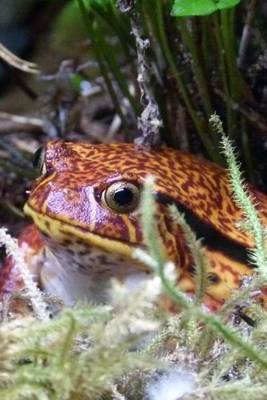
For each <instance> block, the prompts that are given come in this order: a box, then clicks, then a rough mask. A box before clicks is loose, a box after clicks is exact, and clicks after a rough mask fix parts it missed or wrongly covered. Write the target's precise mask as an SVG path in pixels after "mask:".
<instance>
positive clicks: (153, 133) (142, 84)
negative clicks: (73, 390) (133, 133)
mask: <svg viewBox="0 0 267 400" xmlns="http://www.w3.org/2000/svg"><path fill="white" fill-rule="evenodd" d="M134 5H135V1H133V0H118V6H119V8H120V10H121V12H122V13H126V12H127V13H129V17H130V20H131V27H132V34H133V36H134V38H135V43H136V52H137V70H138V77H137V82H138V85H139V89H140V93H141V104H142V105H143V106H144V109H143V112H142V114H141V116H140V117H139V118H138V130H139V132H140V136H139V137H138V138H137V139H136V140H135V143H136V144H138V145H141V146H147V147H156V146H159V145H160V128H161V126H162V120H161V117H160V112H159V107H158V104H157V101H156V99H155V96H154V94H153V91H152V90H151V84H150V75H151V67H150V65H149V61H148V57H147V54H146V52H147V49H148V48H149V46H150V42H149V39H147V38H146V39H144V38H143V37H142V33H143V30H142V25H141V23H140V21H139V15H138V12H137V11H136V9H134Z"/></svg>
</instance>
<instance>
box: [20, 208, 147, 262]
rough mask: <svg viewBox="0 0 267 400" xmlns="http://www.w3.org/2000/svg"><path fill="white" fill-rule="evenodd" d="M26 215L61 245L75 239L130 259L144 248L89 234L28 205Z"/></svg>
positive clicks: (25, 210)
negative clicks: (138, 249)
mask: <svg viewBox="0 0 267 400" xmlns="http://www.w3.org/2000/svg"><path fill="white" fill-rule="evenodd" d="M24 213H25V214H26V215H28V216H29V217H31V218H32V220H33V222H34V224H35V225H36V226H37V228H38V229H39V230H40V231H41V232H42V233H43V234H44V235H47V236H48V237H50V238H51V239H54V240H55V241H58V242H61V243H64V241H70V240H71V241H73V238H75V239H76V240H81V241H82V242H83V243H85V244H88V246H96V247H99V248H101V249H103V250H105V251H107V252H111V253H117V254H121V255H123V256H126V257H129V258H132V257H133V252H134V250H136V249H137V247H142V246H137V245H135V244H130V243H126V242H122V241H120V240H114V239H110V238H108V237H104V236H101V235H97V234H95V233H91V232H88V231H86V229H84V228H82V227H80V226H75V225H71V224H69V223H67V222H65V221H61V220H57V219H56V218H54V217H50V216H48V215H45V214H42V213H39V212H37V211H36V210H34V209H33V208H32V207H31V206H29V204H28V203H26V204H25V205H24Z"/></svg>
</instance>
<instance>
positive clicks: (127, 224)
mask: <svg viewBox="0 0 267 400" xmlns="http://www.w3.org/2000/svg"><path fill="white" fill-rule="evenodd" d="M38 157H39V165H40V173H41V176H40V177H39V178H38V179H37V181H36V183H35V185H34V187H33V189H32V191H31V193H30V195H29V198H28V201H27V203H26V205H25V207H24V211H25V214H26V215H27V216H29V217H30V218H31V219H32V220H33V223H34V224H33V225H30V226H29V227H28V228H26V230H25V231H24V233H23V234H22V235H21V237H20V245H21V246H24V247H25V246H26V248H27V251H26V255H25V257H26V259H27V264H28V265H29V268H30V270H31V271H33V273H34V274H35V277H36V279H37V281H38V283H39V285H40V287H41V288H42V289H43V290H45V291H47V292H49V293H52V294H54V295H56V296H57V297H59V298H60V299H61V300H62V301H63V303H65V304H67V305H72V304H74V303H75V302H76V301H77V300H79V299H88V300H90V301H93V302H97V303H99V302H100V303H107V302H108V301H109V296H110V284H111V279H112V278H117V279H119V280H121V281H123V282H125V283H126V285H128V287H129V290H131V288H133V287H135V286H136V285H138V284H139V283H140V282H142V281H143V280H144V279H146V278H147V276H149V274H150V272H151V271H149V269H148V268H147V267H146V266H144V265H142V264H141V263H139V262H137V261H134V259H133V258H132V254H133V251H134V250H135V249H136V248H138V247H142V248H145V243H144V239H143V235H142V228H141V225H140V207H139V205H140V198H141V192H142V186H143V183H144V180H145V178H146V176H147V175H148V174H150V175H151V174H152V175H154V176H155V178H156V180H155V193H154V194H155V199H156V204H157V215H156V220H157V224H158V230H159V233H160V236H161V239H162V241H163V243H164V245H165V247H166V252H167V255H168V258H169V259H170V260H172V261H173V262H174V263H175V265H176V266H177V270H178V276H179V278H178V282H177V284H179V285H180V286H181V287H182V288H183V289H184V290H185V291H186V292H187V293H190V294H191V295H193V293H194V286H195V285H194V277H193V275H194V270H193V268H192V258H191V255H190V252H189V250H188V248H187V244H186V243H185V240H184V237H183V234H182V232H181V230H180V228H179V226H178V225H177V224H175V223H174V222H173V220H172V219H171V217H170V214H169V205H170V204H174V205H176V206H177V208H178V209H179V210H181V211H183V212H184V213H185V216H186V219H187V221H188V223H189V224H190V225H191V227H192V229H193V230H194V231H195V232H196V234H197V236H198V237H199V238H203V242H202V243H203V246H204V251H205V253H206V255H207V257H208V260H209V271H208V277H209V284H208V287H207V291H206V296H205V298H204V303H206V304H207V306H208V307H209V308H210V309H211V310H216V309H218V307H220V305H221V304H223V302H224V301H225V300H226V299H227V298H228V297H229V295H230V294H231V291H232V290H233V289H235V288H238V287H239V285H240V282H241V279H242V278H243V277H244V276H246V275H251V274H252V273H253V272H254V271H255V269H254V267H253V266H252V265H250V264H249V263H248V261H247V257H246V249H247V248H253V246H254V242H253V239H252V237H250V235H249V234H248V233H246V232H243V231H241V230H239V229H238V227H237V222H239V221H240V220H241V219H242V212H241V210H240V209H239V208H238V207H237V205H236V204H235V203H234V201H233V200H232V196H231V188H230V184H229V180H228V176H227V172H226V171H225V169H223V168H222V167H220V166H218V165H215V164H213V163H211V162H208V161H204V160H202V159H199V158H197V157H196V156H193V155H190V154H187V153H185V152H181V151H178V150H174V149H170V148H162V149H159V150H147V149H145V148H141V147H135V145H133V144H121V143H116V144H97V145H93V144H77V143H71V142H63V141H59V140H56V141H50V142H48V143H47V145H46V146H45V148H44V149H43V150H42V151H41V152H40V151H39V152H38ZM249 190H250V192H251V194H252V195H253V197H254V198H255V200H256V203H257V207H258V209H259V213H260V216H261V219H262V222H263V223H264V224H266V223H267V196H265V195H264V194H262V193H260V192H258V191H256V190H254V189H253V188H250V189H249ZM10 276H12V265H11V264H10V263H6V265H5V266H4V267H3V268H2V270H1V276H0V292H1V293H2V294H3V293H6V292H8V291H11V290H12V288H14V284H13V285H12V279H11V278H10Z"/></svg>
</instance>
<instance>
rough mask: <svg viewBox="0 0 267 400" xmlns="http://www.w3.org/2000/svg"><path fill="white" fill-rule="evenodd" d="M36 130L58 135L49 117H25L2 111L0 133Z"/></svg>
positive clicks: (54, 136)
mask: <svg viewBox="0 0 267 400" xmlns="http://www.w3.org/2000/svg"><path fill="white" fill-rule="evenodd" d="M25 131H31V132H32V131H36V132H44V133H46V134H47V135H48V137H50V138H56V137H57V130H56V128H55V127H54V125H53V124H52V123H51V122H50V121H49V120H47V119H41V118H34V117H25V116H22V115H16V114H9V113H6V112H2V111H0V133H9V132H10V133H13V132H25Z"/></svg>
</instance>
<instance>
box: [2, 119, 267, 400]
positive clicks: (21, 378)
mask: <svg viewBox="0 0 267 400" xmlns="http://www.w3.org/2000/svg"><path fill="white" fill-rule="evenodd" d="M211 125H212V129H217V130H218V131H219V132H220V133H221V134H222V136H223V140H222V144H223V148H224V154H225V156H226V159H227V162H228V163H229V165H228V167H229V172H230V176H231V180H232V186H233V190H234V197H235V198H236V200H237V201H238V203H239V204H240V205H241V206H242V209H243V211H244V217H245V221H246V223H245V226H246V227H247V229H249V230H250V231H251V232H252V233H253V235H254V236H255V238H256V237H257V236H259V237H262V236H265V230H264V228H263V227H262V226H261V225H260V223H259V221H258V217H257V213H256V210H255V208H254V205H253V203H252V201H251V199H250V197H249V195H248V194H247V192H246V190H245V189H244V187H243V184H242V179H241V178H240V171H239V170H238V169H237V161H236V158H235V156H234V152H233V148H232V146H231V144H230V142H229V139H228V138H227V137H226V136H225V135H224V133H223V131H222V126H221V122H220V120H219V119H218V117H217V116H216V115H214V116H212V118H211ZM152 192H153V179H151V178H148V180H147V184H146V185H145V189H144V195H143V206H142V209H143V212H142V215H143V229H144V234H145V237H146V241H147V247H148V253H146V252H144V251H143V250H136V252H135V255H134V256H135V257H136V258H138V259H140V260H142V262H143V263H145V264H146V265H147V266H148V267H150V268H151V269H152V271H153V274H152V277H151V278H150V279H149V280H148V281H147V282H146V283H144V286H143V287H142V288H140V289H138V290H136V291H133V292H132V293H131V294H129V292H128V290H127V289H126V288H125V287H124V286H123V285H121V284H119V283H118V282H114V285H113V301H112V302H111V304H110V305H109V306H93V305H89V304H88V305H87V304H83V305H78V306H77V307H76V308H74V309H69V310H68V309H67V310H64V311H63V312H61V313H59V315H58V316H55V317H54V319H52V320H51V321H47V320H43V321H38V320H35V319H32V318H21V319H16V320H15V321H9V322H8V321H2V324H1V327H0V343H1V345H0V348H1V361H0V363H1V372H0V382H1V384H0V397H1V399H3V400H5V399H6V400H9V399H11V398H12V399H15V400H20V399H27V400H30V399H45V400H46V399H47V400H48V399H49V400H51V399H54V400H62V399H66V400H76V399H79V400H83V399H103V400H104V399H105V400H107V399H114V398H115V399H117V398H118V399H122V398H123V399H124V398H127V399H128V398H130V399H134V400H138V399H140V400H141V399H143V398H144V395H145V394H146V395H147V394H148V393H150V390H151V387H153V385H155V376H157V373H158V372H157V371H161V376H168V371H170V370H171V371H173V370H175V371H176V373H177V376H176V378H175V379H177V382H178V383H177V385H178V386H177V391H180V390H181V388H179V373H180V374H181V380H183V379H185V375H186V379H189V381H190V384H188V385H189V386H188V390H189V392H188V393H187V394H186V399H188V400H191V399H192V400H195V399H202V398H203V397H205V399H208V400H209V399H214V398H216V399H223V400H224V399H227V400H231V399H233V400H234V399H242V400H246V399H250V400H256V399H264V396H265V394H266V389H267V388H266V374H267V352H266V346H267V336H266V327H267V318H266V312H265V311H264V310H263V309H262V308H261V307H260V306H259V305H257V303H256V300H255V298H254V295H253V293H255V289H259V288H260V287H262V285H264V283H265V282H266V271H265V270H264V268H263V265H262V257H263V256H264V257H266V249H265V247H263V246H262V241H261V240H260V241H258V240H256V248H255V250H254V258H253V259H254V262H255V263H256V264H257V266H258V269H257V274H256V275H255V276H254V277H253V278H252V279H251V280H250V281H249V282H247V283H246V284H244V286H243V288H242V289H241V291H238V292H237V293H233V296H232V298H230V299H229V300H228V302H227V303H226V304H225V305H224V307H223V308H222V310H221V311H220V312H219V313H218V314H217V315H211V314H210V313H209V312H207V311H206V310H205V309H203V308H202V307H201V305H200V302H199V300H200V299H201V296H202V294H203V290H204V287H205V280H206V274H205V265H206V260H205V259H204V257H203V253H202V250H201V246H200V243H199V242H198V241H196V239H195V235H194V234H193V232H192V231H191V230H190V228H189V226H188V225H187V224H186V222H185V220H184V218H183V216H182V215H180V214H179V213H178V211H177V210H176V209H175V208H173V207H171V209H170V212H171V213H172V216H173V218H174V220H175V221H177V223H179V224H180V226H181V227H182V229H183V231H184V232H185V234H186V238H187V241H188V245H189V248H190V249H191V252H192V255H193V258H194V260H195V264H196V268H197V269H198V272H197V273H196V275H195V279H196V286H197V288H198V290H197V296H196V301H195V302H192V301H191V300H189V298H187V296H186V295H185V294H184V293H183V292H182V291H181V290H180V289H179V288H177V286H176V285H175V279H176V276H175V271H174V266H173V265H172V264H171V263H169V262H168V260H167V259H166V258H165V255H164V246H163V244H162V243H161V240H160V237H159V234H158V232H157V228H156V224H155V220H154V215H155V204H154V199H153V195H152ZM1 240H3V237H2V239H1ZM9 240H10V239H9ZM7 246H9V248H10V244H8V243H7ZM10 251H11V250H10ZM13 251H17V250H14V249H13ZM31 293H32V291H31V289H29V290H28V296H31ZM162 293H164V295H167V296H169V297H170V298H172V300H173V301H175V302H177V303H178V305H179V307H180V309H181V311H180V313H179V314H177V315H164V313H162V311H160V310H159V309H158V306H157V304H158V303H157V302H158V299H159V296H160V295H161V294H162ZM30 300H32V301H33V304H35V302H36V299H35V298H32V299H31V298H30ZM242 304H246V305H247V312H248V307H249V313H250V315H251V316H252V318H253V321H254V324H253V325H254V326H253V327H252V326H248V325H247V324H246V322H244V321H242V320H240V321H238V319H237V317H236V318H233V316H234V315H236V310H237V309H238V308H239V307H240V306H242ZM35 309H36V307H35ZM3 315H6V310H3ZM147 334H149V336H148V337H147V338H146V339H145V340H144V335H145V336H146V335H147ZM151 334H153V335H152V336H151ZM179 371H180V372H179ZM166 379H167V378H166ZM151 385H152V386H151ZM149 388H150V389H149ZM179 398H180V397H179ZM181 398H183V397H181Z"/></svg>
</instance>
